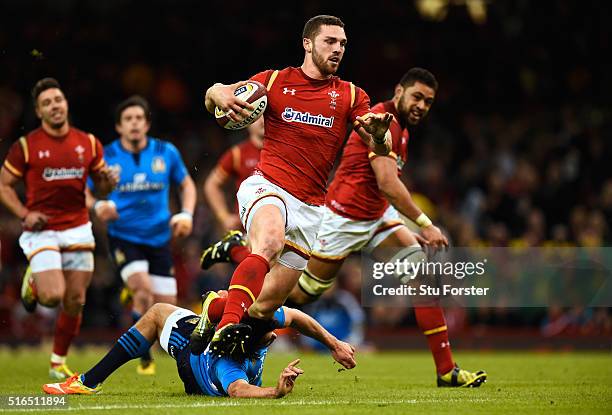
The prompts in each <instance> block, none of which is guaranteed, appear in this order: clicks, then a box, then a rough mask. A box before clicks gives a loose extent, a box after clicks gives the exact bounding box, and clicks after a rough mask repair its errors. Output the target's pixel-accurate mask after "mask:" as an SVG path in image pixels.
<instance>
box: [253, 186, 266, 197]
mask: <svg viewBox="0 0 612 415" xmlns="http://www.w3.org/2000/svg"><path fill="white" fill-rule="evenodd" d="M265 191H266V189H264V188H263V187H260V188H259V189H257V190H255V194H256V195H260V194H262V193H263V192H265Z"/></svg>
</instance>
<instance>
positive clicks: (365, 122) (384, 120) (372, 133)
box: [355, 112, 393, 156]
mask: <svg viewBox="0 0 612 415" xmlns="http://www.w3.org/2000/svg"><path fill="white" fill-rule="evenodd" d="M392 120H393V115H391V114H390V113H388V112H385V113H383V114H375V113H372V112H369V113H367V114H365V115H363V116H361V117H357V118H356V122H355V131H357V133H358V134H359V136H360V137H361V139H362V140H363V141H364V142H365V143H366V144H367V145H368V146H370V147H371V148H372V150H373V151H374V153H376V154H378V155H380V156H386V155H387V154H389V152H390V151H391V132H390V131H389V125H391V121H392Z"/></svg>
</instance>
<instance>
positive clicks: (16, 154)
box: [4, 137, 28, 177]
mask: <svg viewBox="0 0 612 415" xmlns="http://www.w3.org/2000/svg"><path fill="white" fill-rule="evenodd" d="M27 162H28V143H27V141H26V138H25V137H21V138H20V139H19V140H17V141H15V142H14V143H13V145H12V146H11V148H10V149H9V152H8V154H7V155H6V159H5V160H4V167H5V168H6V169H7V170H8V171H10V172H11V173H12V174H14V175H15V176H17V177H23V175H24V174H25V170H26V165H27Z"/></svg>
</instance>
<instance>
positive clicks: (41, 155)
mask: <svg viewBox="0 0 612 415" xmlns="http://www.w3.org/2000/svg"><path fill="white" fill-rule="evenodd" d="M45 157H51V153H50V152H49V150H45V151H42V150H39V151H38V158H39V159H44V158H45Z"/></svg>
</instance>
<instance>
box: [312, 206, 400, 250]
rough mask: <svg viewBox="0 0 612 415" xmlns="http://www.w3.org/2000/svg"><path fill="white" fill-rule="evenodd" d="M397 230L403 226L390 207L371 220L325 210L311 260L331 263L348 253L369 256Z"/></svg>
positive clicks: (396, 213)
mask: <svg viewBox="0 0 612 415" xmlns="http://www.w3.org/2000/svg"><path fill="white" fill-rule="evenodd" d="M400 226H404V222H403V221H402V220H401V218H400V216H399V213H398V212H397V211H396V210H395V208H394V207H393V206H389V207H388V208H387V210H385V212H384V214H383V216H381V217H380V218H378V219H374V220H355V219H349V218H346V217H344V216H341V215H339V214H337V213H335V212H334V211H332V210H331V209H330V208H328V207H327V206H326V207H325V213H324V215H323V221H322V222H321V227H320V228H319V232H318V233H317V238H316V241H315V244H314V247H313V249H312V256H314V257H318V258H322V259H328V260H331V261H334V260H342V259H344V258H346V257H347V256H349V255H350V254H351V252H356V251H364V252H365V253H370V252H372V250H373V249H374V248H376V247H377V246H378V245H380V243H381V242H382V241H384V240H385V239H386V238H387V237H388V236H389V235H391V234H392V233H394V232H395V231H397V229H398V227H400Z"/></svg>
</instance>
